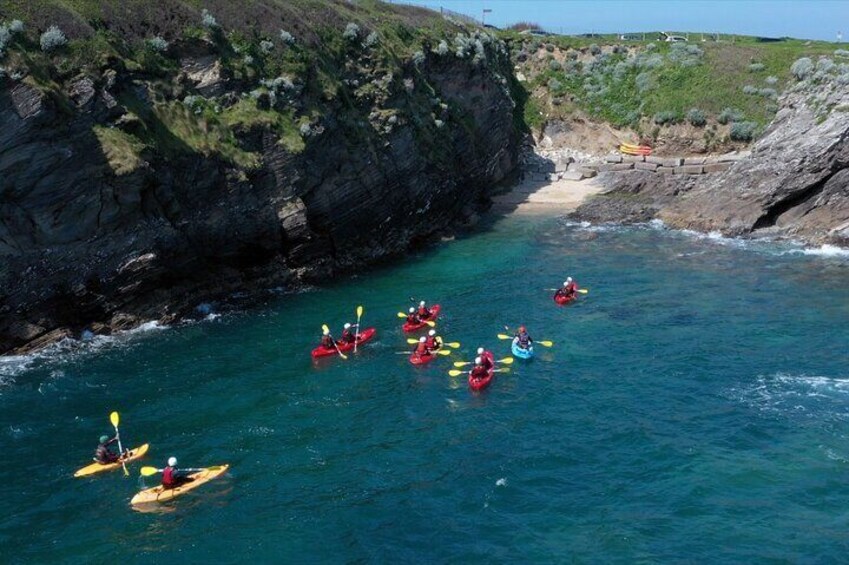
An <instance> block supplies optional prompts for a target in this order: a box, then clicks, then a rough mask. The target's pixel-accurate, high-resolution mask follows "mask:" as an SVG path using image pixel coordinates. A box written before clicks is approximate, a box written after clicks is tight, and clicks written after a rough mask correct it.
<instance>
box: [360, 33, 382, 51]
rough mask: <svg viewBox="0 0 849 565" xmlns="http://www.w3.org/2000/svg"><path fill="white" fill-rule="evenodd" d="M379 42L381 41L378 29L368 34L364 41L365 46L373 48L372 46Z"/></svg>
mask: <svg viewBox="0 0 849 565" xmlns="http://www.w3.org/2000/svg"><path fill="white" fill-rule="evenodd" d="M379 42H380V36H379V35H378V34H377V32H376V31H373V32H371V33H370V34H368V35H367V36H366V39H365V41H363V46H364V47H367V48H369V49H371V48H372V47H374V46H375V45H377V44H378V43H379Z"/></svg>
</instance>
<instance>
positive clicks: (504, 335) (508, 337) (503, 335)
mask: <svg viewBox="0 0 849 565" xmlns="http://www.w3.org/2000/svg"><path fill="white" fill-rule="evenodd" d="M498 339H510V336H509V335H507V334H498Z"/></svg>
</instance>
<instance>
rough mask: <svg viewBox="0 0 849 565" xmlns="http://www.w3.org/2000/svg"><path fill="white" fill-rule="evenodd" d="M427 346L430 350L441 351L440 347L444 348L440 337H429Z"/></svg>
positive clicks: (426, 342)
mask: <svg viewBox="0 0 849 565" xmlns="http://www.w3.org/2000/svg"><path fill="white" fill-rule="evenodd" d="M425 345H426V346H427V348H428V349H439V348H440V347H442V339H440V338H439V336H436V337H430V336H427V341H425Z"/></svg>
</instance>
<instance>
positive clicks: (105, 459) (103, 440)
mask: <svg viewBox="0 0 849 565" xmlns="http://www.w3.org/2000/svg"><path fill="white" fill-rule="evenodd" d="M112 446H115V447H117V446H118V438H117V437H113V438H112V439H109V436H100V442H99V445H98V446H97V449H96V450H95V451H94V460H95V461H97V462H98V463H100V464H102V465H108V464H109V463H115V462H117V461H120V460H121V454H120V453H119V452H118V450H117V449H113V448H112Z"/></svg>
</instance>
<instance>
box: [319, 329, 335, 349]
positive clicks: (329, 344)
mask: <svg viewBox="0 0 849 565" xmlns="http://www.w3.org/2000/svg"><path fill="white" fill-rule="evenodd" d="M321 346H322V347H324V348H325V349H336V343H335V342H334V341H333V338H332V337H330V330H327V331H325V332H323V335H322V336H321Z"/></svg>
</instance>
